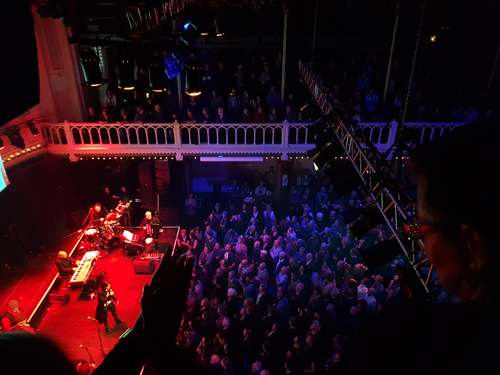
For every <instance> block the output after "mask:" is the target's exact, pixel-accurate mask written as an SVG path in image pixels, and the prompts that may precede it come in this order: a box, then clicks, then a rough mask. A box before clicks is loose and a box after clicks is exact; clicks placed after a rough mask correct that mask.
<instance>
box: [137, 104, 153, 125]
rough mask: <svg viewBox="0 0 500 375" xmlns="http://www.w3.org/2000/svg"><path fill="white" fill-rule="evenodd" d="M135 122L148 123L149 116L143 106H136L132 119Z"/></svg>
mask: <svg viewBox="0 0 500 375" xmlns="http://www.w3.org/2000/svg"><path fill="white" fill-rule="evenodd" d="M134 121H135V122H148V121H149V115H148V113H147V112H146V109H145V108H144V106H143V105H138V106H137V109H136V113H135V117H134Z"/></svg>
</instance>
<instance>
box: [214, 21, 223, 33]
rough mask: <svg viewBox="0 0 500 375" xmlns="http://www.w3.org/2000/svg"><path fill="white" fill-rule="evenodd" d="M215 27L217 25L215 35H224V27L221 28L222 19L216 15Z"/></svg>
mask: <svg viewBox="0 0 500 375" xmlns="http://www.w3.org/2000/svg"><path fill="white" fill-rule="evenodd" d="M214 27H215V36H216V37H218V38H219V37H221V36H224V31H222V28H221V22H220V19H219V18H218V17H215V19H214Z"/></svg>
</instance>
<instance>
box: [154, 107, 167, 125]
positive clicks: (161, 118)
mask: <svg viewBox="0 0 500 375" xmlns="http://www.w3.org/2000/svg"><path fill="white" fill-rule="evenodd" d="M151 121H152V122H157V123H164V122H167V116H165V113H164V112H163V109H162V108H161V105H160V104H158V103H156V104H155V105H154V106H153V114H152V115H151Z"/></svg>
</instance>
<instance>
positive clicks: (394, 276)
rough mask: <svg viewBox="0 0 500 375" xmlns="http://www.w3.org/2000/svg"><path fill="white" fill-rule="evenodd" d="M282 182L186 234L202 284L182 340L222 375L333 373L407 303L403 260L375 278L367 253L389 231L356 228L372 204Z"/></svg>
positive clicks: (218, 208) (328, 189) (306, 178)
mask: <svg viewBox="0 0 500 375" xmlns="http://www.w3.org/2000/svg"><path fill="white" fill-rule="evenodd" d="M283 180H285V181H286V186H283V185H282V186H280V187H278V190H276V186H271V184H270V183H268V184H267V185H266V182H265V181H264V180H263V181H261V182H260V183H259V184H258V185H257V186H255V187H254V188H253V189H249V187H248V184H245V183H233V187H234V189H233V191H232V192H231V198H230V199H229V200H228V201H227V203H226V204H221V203H216V202H214V205H213V210H211V212H210V213H209V215H208V217H207V218H206V220H205V221H204V222H201V223H199V225H196V223H194V225H193V220H192V219H190V220H188V221H189V222H190V223H192V225H193V226H192V228H191V229H189V228H187V229H182V231H181V236H180V242H179V245H180V247H181V249H182V250H183V251H185V252H187V253H188V254H189V255H191V256H193V257H194V258H195V277H194V279H193V281H192V285H191V288H190V291H189V295H188V300H187V309H186V312H185V315H184V317H183V321H182V324H181V329H180V331H179V335H178V338H177V341H178V344H179V345H181V347H183V348H186V349H188V350H189V351H192V352H193V353H196V357H197V359H198V361H200V362H201V363H202V364H203V365H204V366H205V367H206V368H208V369H210V370H213V372H214V373H217V374H260V375H265V374H269V373H270V374H321V373H325V372H326V371H329V370H332V369H333V368H334V367H335V366H337V365H338V364H339V363H340V361H342V353H343V348H344V344H345V342H346V341H348V340H349V338H350V337H352V336H353V335H356V333H357V332H359V331H360V330H361V329H362V328H363V325H364V323H365V322H366V320H367V319H368V318H369V317H370V316H372V315H373V314H377V312H378V311H379V310H380V309H381V308H382V307H383V306H384V305H386V304H390V303H396V302H399V301H401V300H403V299H405V298H406V291H405V289H404V288H403V287H402V285H400V283H399V279H398V272H397V262H393V263H392V264H390V265H388V266H387V267H386V268H385V270H384V271H383V272H381V273H380V274H372V273H370V270H368V268H367V266H366V264H365V263H364V262H363V259H362V258H361V257H360V254H359V248H360V247H364V246H369V245H371V244H375V243H377V242H378V241H382V240H384V239H385V238H387V236H388V233H387V231H386V230H385V229H384V228H383V227H382V226H379V227H377V228H374V229H373V230H371V231H370V232H369V233H368V234H367V235H366V236H365V237H364V238H363V239H362V240H356V239H355V238H354V237H353V236H352V235H351V233H350V232H349V230H348V224H349V222H351V221H352V220H354V219H355V218H356V215H357V214H358V213H359V209H360V208H361V207H363V206H364V205H365V204H366V201H365V199H364V197H363V196H362V195H361V194H360V192H359V191H357V190H354V191H352V192H351V193H350V194H348V195H347V196H339V195H338V194H337V193H336V191H335V185H334V184H332V183H331V182H330V181H329V180H325V179H316V177H315V176H314V175H312V174H309V173H306V174H305V175H303V176H298V178H297V181H296V183H294V184H293V185H292V184H290V185H288V178H287V179H283ZM277 195H278V196H281V197H285V198H282V199H281V201H279V202H277V201H276V199H273V197H276V196H277ZM192 199H193V196H192V195H190V196H189V197H188V199H187V200H186V207H189V206H190V202H189V201H190V200H192ZM188 212H189V213H190V215H193V216H194V215H195V214H196V212H194V210H192V209H191V210H189V209H188Z"/></svg>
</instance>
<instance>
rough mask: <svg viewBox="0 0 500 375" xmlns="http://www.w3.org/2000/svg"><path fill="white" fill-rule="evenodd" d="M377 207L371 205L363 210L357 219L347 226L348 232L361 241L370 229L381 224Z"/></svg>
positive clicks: (380, 216) (381, 220)
mask: <svg viewBox="0 0 500 375" xmlns="http://www.w3.org/2000/svg"><path fill="white" fill-rule="evenodd" d="M383 220H384V218H383V217H382V215H381V214H380V212H379V210H378V208H377V206H375V205H371V206H367V207H365V208H364V209H363V211H362V212H361V214H360V215H359V217H358V218H357V219H356V220H354V221H353V222H352V223H351V224H349V230H350V231H351V233H352V235H353V236H354V237H356V238H357V239H361V238H362V237H363V236H364V235H365V234H366V233H368V231H369V230H370V229H372V228H373V227H376V226H377V225H379V224H381V223H382V222H383Z"/></svg>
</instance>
